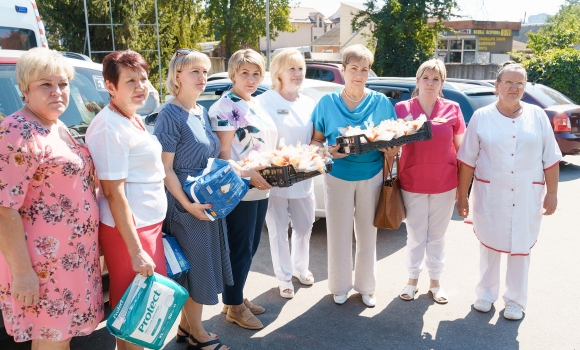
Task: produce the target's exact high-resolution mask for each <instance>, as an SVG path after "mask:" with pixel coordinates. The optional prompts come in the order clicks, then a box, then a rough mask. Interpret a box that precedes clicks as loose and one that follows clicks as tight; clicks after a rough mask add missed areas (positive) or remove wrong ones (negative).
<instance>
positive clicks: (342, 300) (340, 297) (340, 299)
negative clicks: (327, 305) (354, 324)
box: [334, 294, 348, 305]
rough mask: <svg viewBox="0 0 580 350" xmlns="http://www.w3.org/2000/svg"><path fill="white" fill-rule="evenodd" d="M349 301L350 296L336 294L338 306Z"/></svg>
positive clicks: (335, 300) (335, 299)
mask: <svg viewBox="0 0 580 350" xmlns="http://www.w3.org/2000/svg"><path fill="white" fill-rule="evenodd" d="M347 299H348V294H334V302H335V303H336V304H338V305H342V304H344V303H346V300H347Z"/></svg>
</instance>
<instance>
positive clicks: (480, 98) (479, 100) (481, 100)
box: [467, 92, 497, 111]
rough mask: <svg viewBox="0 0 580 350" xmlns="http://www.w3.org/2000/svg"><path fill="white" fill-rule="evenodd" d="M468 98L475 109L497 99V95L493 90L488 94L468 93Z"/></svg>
mask: <svg viewBox="0 0 580 350" xmlns="http://www.w3.org/2000/svg"><path fill="white" fill-rule="evenodd" d="M467 98H468V99H469V102H470V103H471V105H472V106H473V110H474V111H476V110H478V109H479V108H481V107H485V106H487V105H490V104H492V103H495V102H496V101H497V97H496V96H495V95H494V94H493V93H492V92H490V93H486V94H474V95H467Z"/></svg>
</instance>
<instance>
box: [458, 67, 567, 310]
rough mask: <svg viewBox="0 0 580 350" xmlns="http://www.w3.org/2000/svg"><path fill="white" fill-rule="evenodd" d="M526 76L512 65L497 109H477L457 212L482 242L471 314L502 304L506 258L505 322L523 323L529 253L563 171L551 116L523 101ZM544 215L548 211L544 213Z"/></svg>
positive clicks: (502, 79) (502, 77)
mask: <svg viewBox="0 0 580 350" xmlns="http://www.w3.org/2000/svg"><path fill="white" fill-rule="evenodd" d="M526 78H527V75H526V71H525V69H524V68H523V67H522V66H521V65H519V64H517V63H514V62H506V63H504V65H502V67H501V68H500V70H499V72H498V75H497V81H496V82H495V87H496V93H497V94H498V97H499V99H498V101H497V102H496V103H494V104H491V105H489V106H486V107H483V108H480V109H478V110H477V111H476V112H475V113H474V114H473V117H472V118H471V121H470V123H469V126H468V128H467V131H466V133H465V138H464V139H463V143H462V144H461V147H460V149H459V153H458V156H457V158H458V160H459V161H460V162H461V163H462V164H461V167H460V171H459V187H458V192H457V195H458V200H457V211H458V213H459V215H460V216H462V217H464V218H468V215H469V214H470V212H469V204H468V188H469V184H470V182H471V179H472V177H473V176H474V175H475V179H474V180H475V181H473V189H472V192H471V201H472V203H473V205H472V213H471V215H469V216H470V218H469V219H467V220H466V222H468V223H472V224H473V230H474V232H475V234H476V236H477V238H478V239H479V241H480V242H481V247H480V281H479V283H478V285H477V287H476V288H475V292H476V295H477V300H476V301H475V303H474V305H473V306H474V308H475V309H476V310H478V311H481V312H488V311H489V310H490V309H491V306H492V304H493V303H494V302H495V301H496V300H497V299H498V296H499V281H500V275H499V271H500V260H501V253H507V254H508V262H507V276H506V291H505V293H504V295H503V299H504V302H505V304H506V307H505V310H504V317H505V318H506V319H511V320H519V319H521V318H522V316H523V310H524V309H525V308H526V304H527V299H528V291H527V289H528V270H529V266H530V249H531V248H532V247H533V246H534V244H535V243H536V240H537V238H538V234H539V231H540V223H541V221H542V214H543V215H551V214H553V213H554V211H555V210H556V205H557V189H558V176H559V167H558V164H559V162H560V159H561V158H562V153H561V152H560V149H559V148H558V145H557V144H556V139H555V137H554V133H553V131H552V128H551V126H550V121H549V119H548V116H547V115H546V113H545V112H544V111H543V110H542V109H541V108H539V107H537V106H534V105H530V104H527V103H524V102H522V101H521V100H520V99H521V97H522V96H523V93H524V87H525V85H526ZM542 207H543V209H542Z"/></svg>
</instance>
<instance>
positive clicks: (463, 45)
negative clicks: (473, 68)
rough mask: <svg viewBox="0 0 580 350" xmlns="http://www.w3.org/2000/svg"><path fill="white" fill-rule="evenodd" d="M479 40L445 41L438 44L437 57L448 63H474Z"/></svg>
mask: <svg viewBox="0 0 580 350" xmlns="http://www.w3.org/2000/svg"><path fill="white" fill-rule="evenodd" d="M476 46H477V39H443V40H439V42H438V44H437V53H436V55H437V57H439V58H441V59H443V60H444V61H445V62H448V63H473V62H475V52H476Z"/></svg>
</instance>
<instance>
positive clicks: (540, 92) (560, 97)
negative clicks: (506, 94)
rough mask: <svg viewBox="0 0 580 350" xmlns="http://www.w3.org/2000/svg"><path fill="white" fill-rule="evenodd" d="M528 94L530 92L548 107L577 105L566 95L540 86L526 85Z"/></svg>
mask: <svg viewBox="0 0 580 350" xmlns="http://www.w3.org/2000/svg"><path fill="white" fill-rule="evenodd" d="M526 92H529V93H530V94H531V95H533V96H534V97H535V98H536V99H538V100H540V101H542V103H543V104H545V105H546V107H549V106H554V105H565V104H575V102H574V101H572V100H571V99H569V98H568V97H566V96H565V95H564V94H562V93H560V92H558V91H556V90H554V89H552V88H549V87H547V86H544V85H540V84H530V83H528V84H526Z"/></svg>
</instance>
